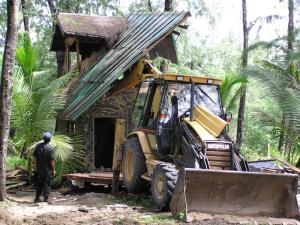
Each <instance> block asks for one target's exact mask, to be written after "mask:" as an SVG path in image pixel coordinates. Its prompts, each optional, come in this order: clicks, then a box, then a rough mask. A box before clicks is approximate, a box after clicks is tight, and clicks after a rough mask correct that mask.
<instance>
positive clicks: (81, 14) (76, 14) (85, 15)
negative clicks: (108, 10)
mask: <svg viewBox="0 0 300 225" xmlns="http://www.w3.org/2000/svg"><path fill="white" fill-rule="evenodd" d="M59 15H70V16H84V17H101V18H103V17H106V18H122V19H125V18H126V17H123V16H106V15H103V16H102V15H98V14H93V15H90V14H84V13H68V12H59V13H58V16H59Z"/></svg>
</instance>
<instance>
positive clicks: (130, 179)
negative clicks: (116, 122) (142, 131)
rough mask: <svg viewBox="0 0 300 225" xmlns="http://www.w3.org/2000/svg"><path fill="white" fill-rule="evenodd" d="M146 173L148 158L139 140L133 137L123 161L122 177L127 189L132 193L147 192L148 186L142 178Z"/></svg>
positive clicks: (126, 147) (127, 146)
mask: <svg viewBox="0 0 300 225" xmlns="http://www.w3.org/2000/svg"><path fill="white" fill-rule="evenodd" d="M146 172H147V167H146V158H145V155H144V153H143V151H142V148H141V145H140V142H139V139H138V138H137V137H132V138H130V139H129V141H128V142H127V144H126V145H125V150H124V153H123V160H122V176H123V183H124V186H125V187H126V189H127V190H128V191H129V192H132V193H142V192H145V190H146V188H147V185H148V184H147V182H146V181H145V180H144V179H143V178H142V177H141V176H142V175H143V174H144V173H146Z"/></svg>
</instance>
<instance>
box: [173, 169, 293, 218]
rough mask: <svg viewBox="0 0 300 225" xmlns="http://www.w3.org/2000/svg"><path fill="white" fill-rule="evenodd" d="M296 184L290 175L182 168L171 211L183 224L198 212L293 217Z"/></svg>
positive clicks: (195, 216)
mask: <svg viewBox="0 0 300 225" xmlns="http://www.w3.org/2000/svg"><path fill="white" fill-rule="evenodd" d="M297 181H298V176H297V175H293V174H270V173H257V172H241V171H224V170H223V171H222V170H204V169H182V170H181V171H180V174H179V177H178V180H177V183H176V186H175V190H174V193H173V197H172V200H171V205H170V208H171V211H172V214H173V215H182V216H184V219H185V221H186V222H190V221H193V220H197V214H198V213H211V214H232V215H238V216H268V217H287V218H293V217H296V216H297V215H298V213H299V209H298V204H297V199H296V194H297Z"/></svg>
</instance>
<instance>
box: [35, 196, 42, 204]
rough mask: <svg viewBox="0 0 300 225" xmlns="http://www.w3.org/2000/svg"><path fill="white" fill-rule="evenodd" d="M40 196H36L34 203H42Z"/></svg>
mask: <svg viewBox="0 0 300 225" xmlns="http://www.w3.org/2000/svg"><path fill="white" fill-rule="evenodd" d="M41 201H42V200H41V199H40V196H35V199H34V203H38V202H41Z"/></svg>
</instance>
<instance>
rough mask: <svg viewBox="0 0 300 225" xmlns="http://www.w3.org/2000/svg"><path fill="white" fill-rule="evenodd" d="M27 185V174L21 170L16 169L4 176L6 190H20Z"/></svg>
mask: <svg viewBox="0 0 300 225" xmlns="http://www.w3.org/2000/svg"><path fill="white" fill-rule="evenodd" d="M28 183H29V180H28V174H27V172H26V171H25V170H24V169H22V168H17V169H16V170H12V171H8V172H7V174H6V190H9V189H14V188H22V187H23V186H24V185H26V184H28Z"/></svg>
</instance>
